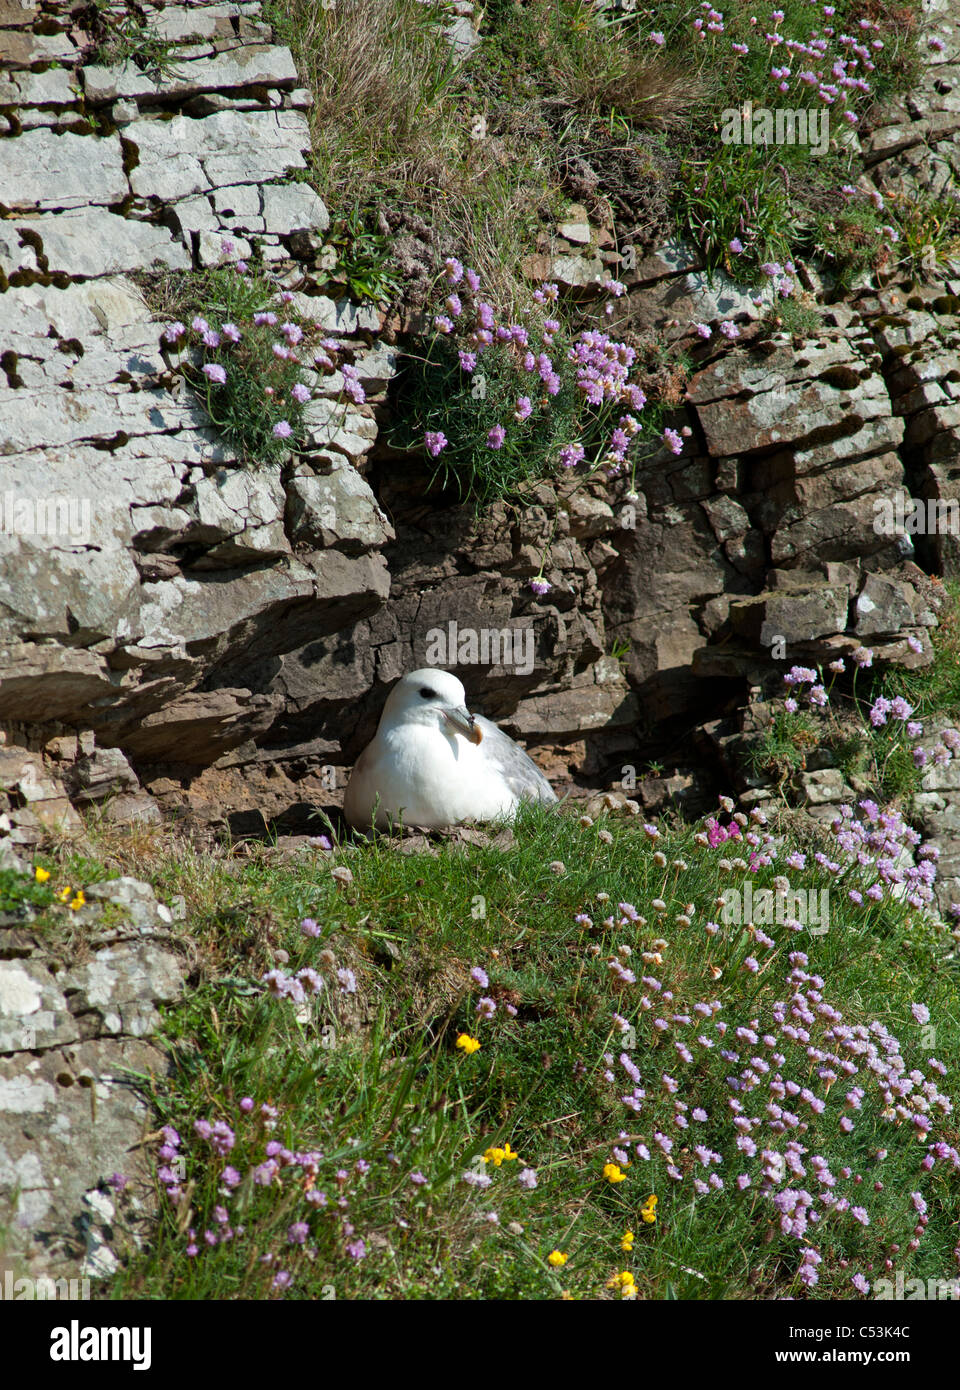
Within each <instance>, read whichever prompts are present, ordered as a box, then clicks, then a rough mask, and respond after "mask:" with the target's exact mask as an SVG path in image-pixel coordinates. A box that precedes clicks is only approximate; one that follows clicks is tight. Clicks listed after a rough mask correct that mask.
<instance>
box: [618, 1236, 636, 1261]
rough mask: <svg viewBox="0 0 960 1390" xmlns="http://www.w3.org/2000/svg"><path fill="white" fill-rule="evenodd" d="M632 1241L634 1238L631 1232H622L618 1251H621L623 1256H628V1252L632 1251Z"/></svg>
mask: <svg viewBox="0 0 960 1390" xmlns="http://www.w3.org/2000/svg"><path fill="white" fill-rule="evenodd" d="M634 1239H635V1237H634V1234H633V1232H632V1231H624V1233H623V1238H622V1240H621V1241H620V1249H621V1250H623V1251H624V1253H625V1254H627V1255H629V1254H630V1251H631V1250H632V1249H633V1242H634Z"/></svg>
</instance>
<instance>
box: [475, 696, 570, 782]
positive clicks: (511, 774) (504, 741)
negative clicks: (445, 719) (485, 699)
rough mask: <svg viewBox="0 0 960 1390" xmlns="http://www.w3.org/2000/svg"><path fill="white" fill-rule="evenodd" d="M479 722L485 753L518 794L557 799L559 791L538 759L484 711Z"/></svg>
mask: <svg viewBox="0 0 960 1390" xmlns="http://www.w3.org/2000/svg"><path fill="white" fill-rule="evenodd" d="M476 722H477V724H478V725H479V726H480V728H481V729H482V730H483V742H482V743H481V744H480V751H481V753H482V755H483V757H484V758H485V759H486V760H488V761H489V762H490V763H491V764H493V766H494V767H495V768H496V769H497V771H498V772H499V773H500V775H501V776H502V777H503V780H504V781H505V782H506V784H507V786H508V787H509V788H510V790H511V791H512V792H513V794H514V795H515V796H518V797H522V798H523V799H524V800H525V801H556V799H557V794H556V792H555V791H554V790H553V788H552V787H551V785H550V783H549V782H548V781H547V779H546V777H544V775H543V773H542V772H541V771H540V769H539V768H538V767H537V765H536V763H535V762H534V761H533V760H532V759H531V758H528V757H527V755H526V753H525V752H524V751H523V749H522V748H521V747H519V745H518V744H516V743H514V741H513V739H512V738H510V737H509V735H508V734H505V733H504V732H503V730H502V729H500V728H498V727H497V725H496V724H494V723H492V722H491V721H490V720H489V719H485V718H484V716H483V715H482V714H478V715H477V716H476Z"/></svg>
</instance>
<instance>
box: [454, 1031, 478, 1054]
mask: <svg viewBox="0 0 960 1390" xmlns="http://www.w3.org/2000/svg"><path fill="white" fill-rule="evenodd" d="M457 1047H459V1048H461V1049H462V1051H463V1052H465V1053H466V1055H467V1056H468V1057H469V1056H470V1054H471V1053H472V1052H477V1051H478V1050H479V1047H480V1040H479V1038H471V1036H470V1034H469V1033H460V1034H459V1036H458V1037H457Z"/></svg>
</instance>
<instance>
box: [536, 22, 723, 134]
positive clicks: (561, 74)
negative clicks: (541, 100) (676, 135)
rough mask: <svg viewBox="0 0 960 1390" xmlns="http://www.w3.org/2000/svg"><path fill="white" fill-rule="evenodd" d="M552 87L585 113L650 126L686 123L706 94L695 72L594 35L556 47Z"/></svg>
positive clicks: (673, 126) (672, 126)
mask: <svg viewBox="0 0 960 1390" xmlns="http://www.w3.org/2000/svg"><path fill="white" fill-rule="evenodd" d="M556 86H557V91H558V94H559V96H560V98H561V99H562V100H564V101H566V102H567V103H568V104H569V105H570V106H572V107H574V108H576V110H578V111H581V112H583V113H584V115H588V116H608V115H611V114H615V115H618V116H622V117H623V118H624V119H625V120H627V121H629V122H630V123H631V124H632V125H634V126H645V127H647V128H648V129H651V130H671V129H677V128H679V127H680V126H683V125H685V124H686V123H687V122H688V120H689V118H690V112H691V111H692V110H693V109H694V107H696V106H697V105H698V103H699V102H700V101H701V100H702V99H703V98H704V95H705V85H704V83H703V81H702V80H701V78H700V76H699V74H698V73H696V72H692V71H690V70H688V69H683V68H680V67H678V66H676V65H675V64H671V63H668V62H666V61H665V60H664V59H663V58H660V57H647V56H646V55H641V56H637V55H635V54H633V53H631V52H630V51H629V50H628V49H626V48H624V47H623V46H622V45H620V44H617V43H614V42H612V41H610V40H604V39H599V38H598V39H595V40H593V41H592V42H589V43H584V44H582V45H581V46H579V47H577V48H568V49H565V50H563V51H562V52H561V54H560V55H559V60H558V64H557V69H556Z"/></svg>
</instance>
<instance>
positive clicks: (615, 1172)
mask: <svg viewBox="0 0 960 1390" xmlns="http://www.w3.org/2000/svg"><path fill="white" fill-rule="evenodd" d="M603 1176H604V1177H605V1178H606V1180H607V1182H624V1181H625V1180H626V1176H627V1175H626V1173H621V1171H620V1164H619V1163H605V1164H604V1165H603Z"/></svg>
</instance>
